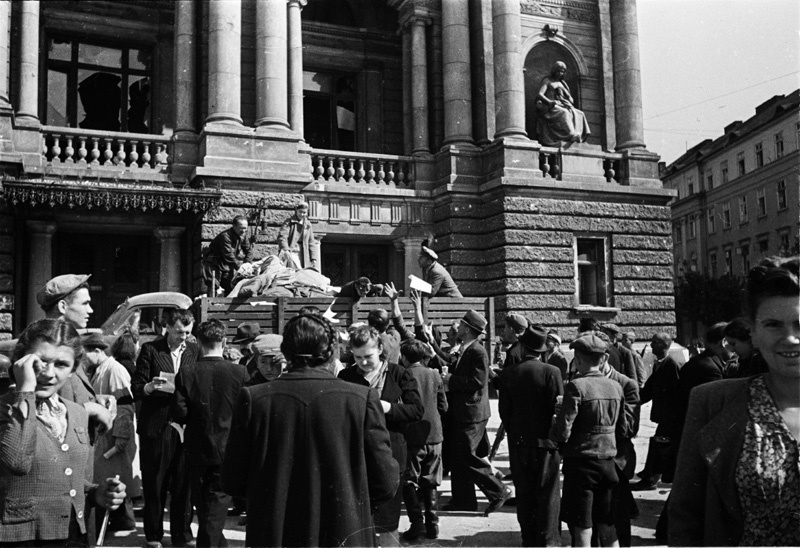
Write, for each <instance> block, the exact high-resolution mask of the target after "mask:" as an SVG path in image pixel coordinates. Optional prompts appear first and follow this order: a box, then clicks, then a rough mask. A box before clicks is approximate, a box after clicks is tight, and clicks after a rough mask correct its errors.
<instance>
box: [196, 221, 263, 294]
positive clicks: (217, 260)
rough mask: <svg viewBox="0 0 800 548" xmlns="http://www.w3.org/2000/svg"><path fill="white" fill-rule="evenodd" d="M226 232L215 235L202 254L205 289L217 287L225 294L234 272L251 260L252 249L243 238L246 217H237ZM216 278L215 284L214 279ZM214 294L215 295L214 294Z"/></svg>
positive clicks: (215, 288) (245, 228)
mask: <svg viewBox="0 0 800 548" xmlns="http://www.w3.org/2000/svg"><path fill="white" fill-rule="evenodd" d="M231 225H232V226H231V227H230V228H229V229H228V230H225V231H223V232H221V233H220V234H218V235H217V237H216V238H214V239H213V240H212V241H211V243H210V244H208V248H206V250H205V252H204V253H203V280H204V281H205V283H206V287H213V288H214V291H215V292H216V290H217V285H218V286H219V287H220V288H222V290H223V291H224V292H225V293H226V294H227V293H228V292H229V291H230V290H231V289H232V287H231V283H232V282H233V277H234V275H235V274H236V271H237V270H238V269H239V267H240V266H242V264H243V263H249V262H251V261H252V260H253V248H252V246H251V245H250V240H248V239H247V238H246V236H245V234H246V232H247V217H245V216H244V215H237V216H236V217H234V218H233V223H231ZM215 278H216V284H217V285H215V284H214V279H215ZM215 294H216V293H215Z"/></svg>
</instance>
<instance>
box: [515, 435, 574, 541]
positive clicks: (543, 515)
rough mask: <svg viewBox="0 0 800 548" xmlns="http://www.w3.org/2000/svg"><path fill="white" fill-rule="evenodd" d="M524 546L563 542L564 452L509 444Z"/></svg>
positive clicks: (518, 519)
mask: <svg viewBox="0 0 800 548" xmlns="http://www.w3.org/2000/svg"><path fill="white" fill-rule="evenodd" d="M508 451H509V455H508V456H509V464H510V465H511V474H512V475H513V476H514V491H515V494H516V497H517V521H518V522H519V527H520V532H521V533H522V545H523V546H561V531H560V529H561V520H560V519H559V511H560V509H561V493H560V490H561V480H560V478H559V472H560V466H561V454H560V453H559V452H558V450H556V449H547V448H544V447H535V446H530V445H513V444H512V445H510V446H509V448H508Z"/></svg>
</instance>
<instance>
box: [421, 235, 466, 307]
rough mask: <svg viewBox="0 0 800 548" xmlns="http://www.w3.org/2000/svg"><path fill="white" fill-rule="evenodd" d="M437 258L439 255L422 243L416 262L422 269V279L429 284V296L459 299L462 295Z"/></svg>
mask: <svg viewBox="0 0 800 548" xmlns="http://www.w3.org/2000/svg"><path fill="white" fill-rule="evenodd" d="M425 243H427V241H426V242H425ZM438 259H439V256H438V255H437V254H436V252H435V251H434V250H432V249H431V248H429V247H428V246H427V245H424V244H423V246H422V250H421V251H420V252H419V259H418V261H417V264H419V267H420V268H421V269H422V279H423V280H425V281H426V282H428V283H429V284H431V294H430V298H433V297H456V298H459V299H460V298H461V297H463V295H461V292H460V291H459V290H458V286H457V285H456V283H455V282H454V281H453V278H452V277H451V276H450V273H449V272H447V270H446V269H445V268H444V267H443V266H442V265H441V264H440V263H439V262H438Z"/></svg>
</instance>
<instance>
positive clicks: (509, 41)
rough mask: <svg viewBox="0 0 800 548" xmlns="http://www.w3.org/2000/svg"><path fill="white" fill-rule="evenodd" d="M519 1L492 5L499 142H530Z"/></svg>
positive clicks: (497, 136) (496, 136)
mask: <svg viewBox="0 0 800 548" xmlns="http://www.w3.org/2000/svg"><path fill="white" fill-rule="evenodd" d="M520 17H521V16H520V8H519V0H494V1H493V2H492V27H493V30H494V32H493V37H494V86H495V88H494V93H495V112H496V113H497V115H496V126H497V127H496V131H495V134H494V136H495V138H499V137H510V138H523V139H524V138H526V137H527V134H526V133H525V80H524V77H523V74H522V57H521V56H520V47H521V40H522V38H521V36H522V27H521V26H520Z"/></svg>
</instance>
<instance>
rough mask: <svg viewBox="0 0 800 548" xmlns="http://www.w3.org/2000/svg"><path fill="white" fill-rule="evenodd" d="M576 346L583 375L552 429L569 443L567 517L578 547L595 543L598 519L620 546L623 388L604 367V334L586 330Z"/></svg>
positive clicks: (603, 541)
mask: <svg viewBox="0 0 800 548" xmlns="http://www.w3.org/2000/svg"><path fill="white" fill-rule="evenodd" d="M570 348H572V349H573V350H575V358H574V362H573V364H574V366H576V367H577V370H578V374H577V376H576V377H575V378H574V379H573V380H571V381H570V382H568V383H567V384H566V385H565V386H564V399H563V402H562V404H561V409H560V410H558V411H557V414H556V415H555V417H554V421H553V426H552V428H551V429H550V439H552V440H553V441H555V442H557V443H559V444H563V451H562V455H563V468H562V471H563V474H564V488H563V492H562V498H561V519H562V521H564V522H566V523H567V525H568V526H569V530H570V534H571V535H572V545H573V546H590V545H591V537H592V523H593V522H594V524H595V526H596V527H597V528H598V531H597V534H598V537H599V540H600V545H601V546H619V542H618V540H617V534H616V530H615V528H614V511H613V508H612V504H611V500H612V495H613V491H614V486H615V485H616V484H617V473H616V471H615V469H614V456H615V455H616V454H617V445H616V440H615V437H614V433H615V430H616V426H617V420H619V418H620V416H621V414H622V405H623V392H622V387H621V386H620V385H619V383H617V382H615V381H612V380H611V379H608V378H606V377H605V376H604V375H603V374H602V373H601V372H600V370H601V369H602V368H603V365H604V364H605V362H606V360H607V359H608V355H607V354H606V351H607V350H608V345H607V344H606V343H605V342H604V341H603V340H602V339H601V338H599V337H598V336H597V335H595V334H593V333H586V334H584V335H582V336H580V337H578V338H577V339H575V340H574V341H573V342H572V344H570Z"/></svg>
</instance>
